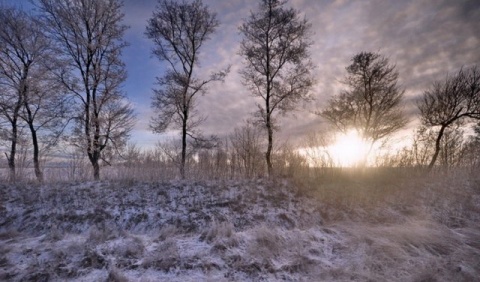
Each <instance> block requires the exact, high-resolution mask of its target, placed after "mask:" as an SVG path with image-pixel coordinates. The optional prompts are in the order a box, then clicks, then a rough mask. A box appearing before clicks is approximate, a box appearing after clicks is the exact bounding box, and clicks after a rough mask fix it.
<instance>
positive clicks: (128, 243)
mask: <svg viewBox="0 0 480 282" xmlns="http://www.w3.org/2000/svg"><path fill="white" fill-rule="evenodd" d="M478 277H480V180H479V178H475V177H470V176H468V177H464V175H461V176H452V175H448V176H443V177H440V178H439V177H438V176H436V177H433V176H424V177H417V178H409V177H406V178H405V177H404V178H403V179H401V180H398V179H395V180H393V179H388V180H385V181H377V180H376V181H371V180H368V179H367V180H365V181H360V180H359V181H347V180H341V181H339V182H335V181H329V182H324V183H321V184H318V185H317V186H315V185H313V186H312V185H311V184H308V185H307V184H305V182H298V181H297V182H295V181H287V180H277V181H270V180H265V179H255V180H241V181H240V180H231V181H221V180H217V181H202V182H195V181H170V182H159V183H152V182H148V183H147V182H144V183H142V182H136V181H102V182H83V183H56V184H43V185H38V184H16V185H0V281H65V280H68V281H346V280H352V281H480V280H479V278H478Z"/></svg>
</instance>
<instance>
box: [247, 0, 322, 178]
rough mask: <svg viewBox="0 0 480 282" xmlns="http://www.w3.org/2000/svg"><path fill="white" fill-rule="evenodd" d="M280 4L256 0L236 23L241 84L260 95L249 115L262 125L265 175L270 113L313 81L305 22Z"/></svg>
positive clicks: (290, 105)
mask: <svg viewBox="0 0 480 282" xmlns="http://www.w3.org/2000/svg"><path fill="white" fill-rule="evenodd" d="M285 4H286V1H282V0H262V1H261V3H260V6H259V9H258V11H256V12H252V13H251V14H250V17H249V18H248V19H247V20H246V21H245V22H244V23H243V24H242V25H241V26H240V32H241V34H242V35H243V40H242V42H241V45H240V54H241V55H242V56H243V57H244V59H245V63H246V65H245V67H244V69H243V70H242V71H241V75H242V77H243V83H244V85H246V86H247V87H248V89H249V90H250V92H251V93H252V94H253V95H254V96H256V97H260V98H261V100H262V101H261V103H259V104H258V105H257V106H258V111H257V113H256V115H255V116H256V118H257V122H258V123H259V124H261V125H262V126H265V128H266V130H267V134H268V146H267V152H266V154H265V158H266V162H267V169H268V174H269V175H270V176H272V175H273V166H272V149H273V132H274V129H276V127H277V120H276V116H277V114H278V113H282V114H284V113H286V112H288V111H291V110H293V109H295V107H296V106H297V105H298V102H300V101H301V100H305V99H308V98H309V90H310V89H311V87H312V85H313V77H312V73H311V70H312V69H313V64H312V62H311V61H310V58H309V53H308V48H309V47H310V45H311V41H310V38H309V36H310V34H309V30H310V27H311V26H310V24H309V23H308V22H307V20H306V19H301V18H300V13H299V12H298V11H296V10H294V9H292V8H286V7H285Z"/></svg>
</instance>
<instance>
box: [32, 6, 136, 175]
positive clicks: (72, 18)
mask: <svg viewBox="0 0 480 282" xmlns="http://www.w3.org/2000/svg"><path fill="white" fill-rule="evenodd" d="M38 6H39V8H40V10H41V11H42V12H43V19H44V21H45V23H46V27H47V29H48V32H49V33H50V35H51V37H52V39H53V40H55V42H56V45H57V46H58V51H59V55H61V56H63V57H64V58H65V59H66V60H68V62H69V63H68V65H67V67H66V68H64V69H61V70H59V72H58V77H59V78H60V79H61V81H62V83H63V85H64V86H65V87H66V88H67V89H68V91H69V92H70V93H72V94H73V96H74V97H75V99H76V101H77V102H78V103H77V104H76V106H77V108H76V110H77V111H76V113H77V114H76V117H75V120H76V127H75V130H74V136H75V138H73V139H72V141H73V142H74V144H75V145H76V146H79V147H81V148H83V149H84V150H85V151H86V154H87V156H88V159H89V161H90V163H91V165H92V167H93V177H94V179H96V180H98V179H99V178H100V161H101V160H104V161H106V160H105V159H104V156H103V152H104V150H105V152H106V151H108V149H109V148H110V149H111V150H114V151H118V149H119V148H120V147H121V146H123V145H125V144H126V139H127V138H128V135H129V132H130V130H131V128H132V126H133V122H134V115H133V110H132V108H131V106H130V104H129V103H128V102H127V100H126V98H125V95H124V93H123V92H122V91H121V84H122V83H123V82H124V81H125V79H126V71H125V65H124V63H123V62H122V61H121V59H120V57H121V52H122V49H123V48H124V47H125V46H126V43H125V41H124V40H123V34H124V32H125V30H126V29H127V27H126V26H125V25H122V24H121V22H122V19H123V13H122V11H121V10H122V3H121V1H120V0H38Z"/></svg>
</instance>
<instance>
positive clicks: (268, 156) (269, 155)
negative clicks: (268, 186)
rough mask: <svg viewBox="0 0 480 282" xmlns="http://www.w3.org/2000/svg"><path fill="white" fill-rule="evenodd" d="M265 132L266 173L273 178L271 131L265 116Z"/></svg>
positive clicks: (268, 120)
mask: <svg viewBox="0 0 480 282" xmlns="http://www.w3.org/2000/svg"><path fill="white" fill-rule="evenodd" d="M267 131H268V147H267V153H266V154H265V157H266V159H267V171H268V176H269V177H272V176H273V166H272V148H273V129H272V124H271V121H270V115H268V116H267Z"/></svg>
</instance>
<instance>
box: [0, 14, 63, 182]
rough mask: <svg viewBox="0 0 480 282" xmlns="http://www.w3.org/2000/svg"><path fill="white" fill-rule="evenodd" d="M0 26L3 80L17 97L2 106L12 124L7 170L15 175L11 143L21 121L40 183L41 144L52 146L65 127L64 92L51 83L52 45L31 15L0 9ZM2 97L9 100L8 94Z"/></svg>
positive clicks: (13, 148) (53, 58) (56, 84)
mask: <svg viewBox="0 0 480 282" xmlns="http://www.w3.org/2000/svg"><path fill="white" fill-rule="evenodd" d="M0 24H1V25H2V27H3V28H2V29H1V30H0V41H1V42H2V43H1V44H2V46H3V48H2V50H3V52H2V54H1V55H0V56H1V58H0V61H1V67H0V68H1V72H2V74H3V75H2V78H3V79H4V82H5V83H6V84H5V85H4V86H8V87H7V88H9V90H10V92H11V93H12V94H13V93H14V94H13V96H16V99H13V101H15V102H14V103H13V104H12V103H11V101H10V102H9V101H5V100H4V99H2V100H4V101H3V102H2V103H1V104H2V109H4V110H3V111H2V112H3V113H5V114H7V115H6V116H8V117H10V118H7V119H9V120H10V123H11V125H12V132H11V137H12V146H11V152H10V156H9V157H8V159H9V163H10V169H11V172H12V173H14V167H15V164H14V161H15V150H16V145H15V144H14V143H16V139H18V138H17V137H15V136H16V135H17V133H16V131H17V129H15V126H14V123H15V122H17V123H18V118H21V119H22V120H23V121H25V122H26V124H27V127H28V129H29V131H30V136H31V142H32V146H33V164H34V170H35V175H36V177H37V179H38V180H39V181H42V180H43V175H42V171H41V169H40V160H39V158H40V149H41V148H40V145H41V144H42V143H43V144H44V145H53V144H55V142H56V140H58V137H59V135H60V133H61V132H62V129H63V128H64V124H65V122H64V121H65V119H64V116H65V110H64V105H65V98H64V96H62V95H61V94H63V92H62V91H61V90H62V89H61V88H60V87H59V85H58V83H55V82H54V81H52V80H51V77H50V72H49V68H51V67H52V66H53V65H55V62H56V59H55V56H53V54H52V49H51V47H50V46H51V42H50V41H49V40H48V38H47V37H46V36H45V34H44V33H43V31H42V29H41V27H40V25H39V24H38V22H37V21H36V19H35V18H34V17H33V16H31V15H29V14H27V13H25V12H23V11H20V10H17V9H14V8H2V12H1V16H0ZM47 64H48V65H47ZM5 98H8V99H10V98H11V97H9V95H7V96H5ZM8 104H10V105H8ZM19 106H20V108H19ZM8 107H10V111H8V110H7V108H8ZM15 115H16V116H17V121H15ZM45 132H48V133H45ZM47 139H48V140H47ZM12 150H13V151H12Z"/></svg>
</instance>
